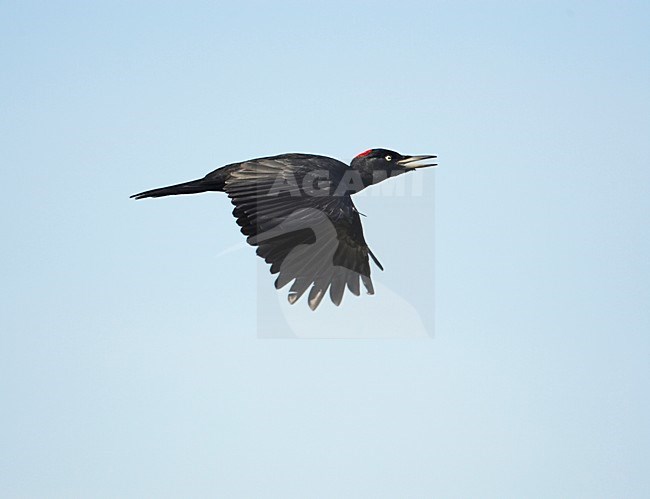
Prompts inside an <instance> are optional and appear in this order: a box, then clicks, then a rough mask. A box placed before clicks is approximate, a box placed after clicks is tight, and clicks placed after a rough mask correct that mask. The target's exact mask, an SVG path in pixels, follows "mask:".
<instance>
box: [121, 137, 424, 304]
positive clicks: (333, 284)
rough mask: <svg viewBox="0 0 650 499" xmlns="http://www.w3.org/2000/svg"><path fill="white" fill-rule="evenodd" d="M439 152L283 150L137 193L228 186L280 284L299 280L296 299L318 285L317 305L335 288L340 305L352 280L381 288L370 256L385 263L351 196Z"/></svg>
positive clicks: (240, 219) (355, 286)
mask: <svg viewBox="0 0 650 499" xmlns="http://www.w3.org/2000/svg"><path fill="white" fill-rule="evenodd" d="M433 157H435V156H402V155H400V154H398V153H395V152H393V151H388V150H385V149H372V150H368V151H366V152H364V153H361V154H360V155H358V156H357V157H356V158H354V160H353V161H352V163H351V165H350V166H348V165H346V164H345V163H343V162H341V161H338V160H336V159H333V158H329V157H326V156H318V155H313V154H299V153H290V154H282V155H278V156H270V157H265V158H257V159H253V160H249V161H244V162H241V163H233V164H230V165H226V166H223V167H221V168H218V169H216V170H214V171H213V172H210V173H208V174H207V175H206V176H205V177H203V178H201V179H198V180H193V181H190V182H184V183H182V184H176V185H172V186H169V187H162V188H160V189H152V190H150V191H145V192H141V193H139V194H135V195H133V196H131V197H133V198H135V199H142V198H148V197H162V196H170V195H177V194H195V193H199V192H208V191H218V192H225V193H226V194H227V195H228V197H229V198H230V200H231V202H232V203H233V205H234V206H235V209H234V210H233V215H234V216H235V218H236V219H237V223H238V224H239V225H240V226H241V231H242V233H243V234H244V235H246V236H247V242H248V243H249V244H251V245H254V246H257V254H258V255H259V256H260V257H262V258H264V260H265V261H266V262H267V263H269V264H270V265H271V273H272V274H276V273H277V274H279V275H278V278H277V279H276V282H275V286H276V288H278V289H279V288H282V287H283V286H285V285H286V284H288V283H289V282H291V281H293V284H292V286H291V290H290V291H289V302H290V303H294V302H295V301H296V300H298V298H300V296H302V295H303V294H304V293H305V291H307V289H309V288H310V287H311V290H310V292H309V306H310V307H311V308H312V309H315V308H316V307H317V306H318V305H319V303H320V302H321V300H322V299H323V296H324V295H325V293H326V292H327V290H328V289H329V291H330V297H331V299H332V301H333V302H334V303H335V304H336V305H339V304H340V303H341V299H342V297H343V293H344V291H345V288H346V286H347V288H348V289H349V290H350V291H351V292H352V293H354V294H356V295H359V293H360V286H359V279H361V281H362V282H363V284H364V286H365V288H366V290H367V291H368V293H369V294H373V293H374V289H373V285H372V281H371V279H370V263H369V257H370V258H372V259H373V260H374V262H375V263H376V264H377V265H378V266H379V267H380V268H381V265H380V264H379V262H378V261H377V259H376V258H375V256H374V255H373V254H372V252H371V251H370V248H368V245H367V244H366V241H365V239H364V236H363V228H362V226H361V219H360V217H359V212H358V211H357V209H356V207H355V206H354V203H353V202H352V199H351V197H350V196H351V195H352V194H354V193H356V192H359V191H360V190H362V189H364V188H365V187H367V186H368V185H371V184H373V183H377V182H380V181H381V180H384V179H385V178H387V177H389V176H394V175H398V174H400V173H404V172H406V171H409V170H410V169H414V168H417V167H421V166H435V165H422V164H416V162H418V161H422V160H425V159H429V158H433ZM409 165H413V166H409Z"/></svg>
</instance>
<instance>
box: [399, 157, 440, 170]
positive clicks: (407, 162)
mask: <svg viewBox="0 0 650 499" xmlns="http://www.w3.org/2000/svg"><path fill="white" fill-rule="evenodd" d="M437 157H438V156H426V155H425V156H406V157H404V159H400V160H399V161H398V162H397V164H398V165H400V166H402V167H404V168H409V169H415V168H424V167H425V166H438V164H437V163H428V162H427V161H426V160H427V159H434V158H437ZM422 162H424V164H423V163H422Z"/></svg>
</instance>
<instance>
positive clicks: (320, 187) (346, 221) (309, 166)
mask: <svg viewBox="0 0 650 499" xmlns="http://www.w3.org/2000/svg"><path fill="white" fill-rule="evenodd" d="M312 158H313V156H311V157H306V156H303V155H284V156H277V157H273V158H263V159H259V160H255V161H250V162H246V163H241V164H240V165H239V167H238V168H237V169H236V170H235V171H233V172H232V173H231V174H230V176H229V178H228V179H227V180H226V182H225V187H224V191H225V192H226V193H227V194H228V197H229V198H230V199H231V201H232V203H233V204H234V205H235V209H234V210H233V215H234V216H235V217H236V218H237V223H238V224H239V225H240V226H241V231H242V233H243V234H245V235H246V236H247V242H248V243H249V244H251V245H254V246H257V254H258V255H259V256H260V257H262V258H263V259H264V260H265V261H266V262H267V263H269V264H270V265H271V269H270V270H271V273H272V274H278V277H277V279H276V281H275V287H276V288H277V289H280V288H282V287H284V286H286V285H287V284H289V283H290V282H292V281H293V284H292V285H291V288H290V290H289V296H288V299H289V302H290V303H295V302H296V301H297V300H298V299H299V298H300V297H301V296H302V295H303V294H304V293H305V292H306V291H307V290H308V289H310V288H311V289H310V291H309V295H308V296H309V298H308V299H309V307H310V308H311V309H312V310H314V309H316V307H318V305H319V304H320V302H321V300H322V299H323V297H324V296H325V293H326V292H327V290H328V289H329V293H330V297H331V299H332V302H334V304H336V305H339V304H340V303H341V300H342V298H343V293H344V291H345V288H346V286H347V288H348V289H349V290H350V291H351V292H352V293H354V294H355V295H359V294H360V286H359V280H361V282H363V284H364V286H365V288H366V290H367V291H368V293H369V294H373V293H374V289H373V285H372V281H371V279H370V264H369V260H368V256H369V255H370V256H372V258H373V260H375V262H376V263H377V264H378V262H377V261H376V259H375V258H374V255H372V253H371V251H370V249H369V248H368V245H367V244H366V241H365V239H364V237H363V228H362V226H361V219H360V217H359V213H358V212H357V210H356V208H355V206H354V204H353V203H352V200H351V199H350V196H348V195H342V196H339V195H334V190H335V187H336V185H338V182H339V181H340V178H341V175H342V171H344V170H345V169H346V168H347V167H346V166H345V165H344V164H343V163H338V162H336V161H335V160H330V161H331V163H329V164H327V165H328V168H325V169H322V166H323V165H322V164H321V163H318V164H317V165H314V164H313V163H311V162H310V161H311V160H312ZM327 159H329V158H327ZM315 166H318V167H320V168H321V169H316V168H315ZM332 186H334V188H332Z"/></svg>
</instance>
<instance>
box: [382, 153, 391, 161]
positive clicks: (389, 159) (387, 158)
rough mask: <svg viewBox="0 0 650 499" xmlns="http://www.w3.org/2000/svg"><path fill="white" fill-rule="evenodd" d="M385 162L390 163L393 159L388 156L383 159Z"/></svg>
mask: <svg viewBox="0 0 650 499" xmlns="http://www.w3.org/2000/svg"><path fill="white" fill-rule="evenodd" d="M384 159H385V160H386V161H392V159H393V157H392V156H391V155H390V154H389V155H388V156H386V157H385V158H384Z"/></svg>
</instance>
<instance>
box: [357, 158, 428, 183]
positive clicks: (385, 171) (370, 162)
mask: <svg viewBox="0 0 650 499" xmlns="http://www.w3.org/2000/svg"><path fill="white" fill-rule="evenodd" d="M436 157H437V156H433V155H421V156H405V155H403V154H400V153H398V152H395V151H390V150H388V149H368V150H367V151H364V152H362V153H361V154H358V155H357V156H355V158H354V159H353V160H352V162H351V163H350V167H351V168H353V169H354V170H356V171H358V172H359V173H360V176H361V179H362V181H363V185H364V187H368V186H369V185H372V184H377V183H379V182H381V181H382V180H385V179H387V178H389V177H395V176H397V175H401V174H402V173H406V172H409V171H413V170H416V169H417V168H424V167H426V166H437V165H436V164H435V163H431V162H428V161H427V160H429V159H434V158H436Z"/></svg>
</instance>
